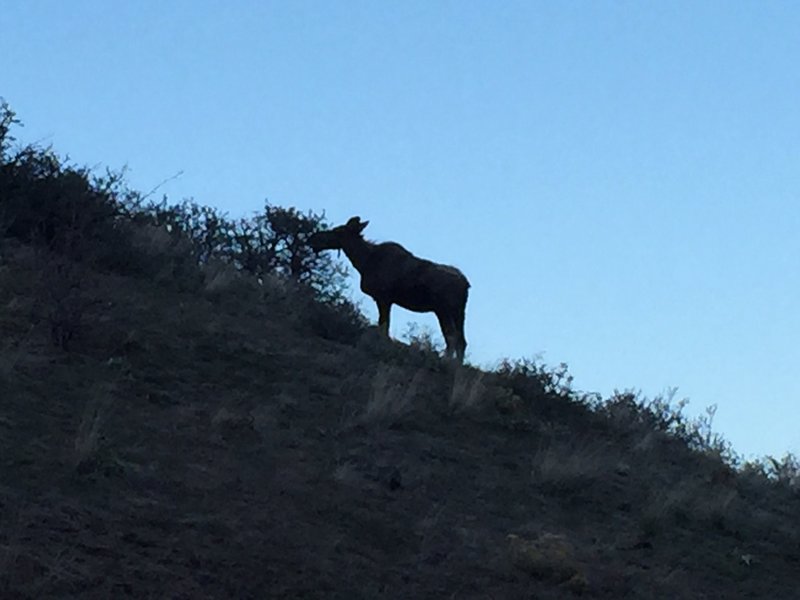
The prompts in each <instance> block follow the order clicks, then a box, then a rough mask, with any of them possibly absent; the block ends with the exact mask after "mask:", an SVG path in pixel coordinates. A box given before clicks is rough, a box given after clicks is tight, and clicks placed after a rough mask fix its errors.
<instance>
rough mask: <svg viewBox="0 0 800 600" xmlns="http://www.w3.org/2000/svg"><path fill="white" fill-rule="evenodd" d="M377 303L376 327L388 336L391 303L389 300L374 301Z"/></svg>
mask: <svg viewBox="0 0 800 600" xmlns="http://www.w3.org/2000/svg"><path fill="white" fill-rule="evenodd" d="M376 304H377V305H378V329H379V330H380V331H381V333H383V335H385V336H386V337H389V315H390V313H391V312H392V304H391V303H390V302H376Z"/></svg>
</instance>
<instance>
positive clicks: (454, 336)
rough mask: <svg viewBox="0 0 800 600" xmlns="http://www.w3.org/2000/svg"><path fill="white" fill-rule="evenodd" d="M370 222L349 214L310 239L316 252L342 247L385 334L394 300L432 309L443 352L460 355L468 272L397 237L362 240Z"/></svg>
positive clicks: (410, 306)
mask: <svg viewBox="0 0 800 600" xmlns="http://www.w3.org/2000/svg"><path fill="white" fill-rule="evenodd" d="M368 224H369V221H361V219H360V218H359V217H353V218H352V219H350V220H349V221H348V222H347V223H346V224H345V225H341V226H339V227H336V228H334V229H331V230H330V231H321V232H318V233H315V234H314V235H313V236H311V238H309V245H310V246H311V247H312V248H313V249H314V251H316V252H320V251H322V250H343V251H344V253H345V254H346V255H347V258H348V259H349V260H350V262H351V263H352V264H353V267H355V269H356V270H357V271H358V272H359V273H360V275H361V291H363V292H364V293H365V294H367V295H369V296H371V297H372V299H373V300H375V303H376V304H377V305H378V326H379V327H380V329H381V331H383V333H384V334H386V335H387V336H388V335H389V315H390V312H391V309H392V305H393V304H397V305H398V306H402V307H403V308H405V309H408V310H411V311H414V312H432V313H435V314H436V317H437V318H438V320H439V325H440V327H441V328H442V334H443V335H444V339H445V343H446V344H447V350H446V354H447V355H448V356H453V355H455V356H456V357H457V358H458V360H459V361H463V359H464V352H465V350H466V348H467V341H466V339H465V338H464V315H465V311H466V306H467V296H468V293H469V281H467V278H466V277H465V276H464V274H463V273H462V272H461V271H459V270H458V269H456V268H455V267H451V266H448V265H440V264H438V263H435V262H432V261H429V260H426V259H424V258H419V257H417V256H414V255H413V254H411V252H409V251H408V250H406V249H405V248H403V246H401V245H400V244H397V243H395V242H384V243H381V244H375V243H372V242H369V241H367V240H365V239H364V238H363V236H362V235H361V232H362V231H363V230H364V228H365V227H366V226H367V225H368Z"/></svg>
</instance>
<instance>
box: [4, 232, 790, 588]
mask: <svg viewBox="0 0 800 600" xmlns="http://www.w3.org/2000/svg"><path fill="white" fill-rule="evenodd" d="M6 246H7V247H6V253H5V260H4V262H3V266H2V270H0V333H1V334H2V346H0V369H1V370H0V376H1V377H2V380H1V381H2V403H0V440H1V443H2V449H0V456H2V461H0V474H1V475H0V477H1V479H0V481H2V486H0V506H1V507H2V511H1V512H0V515H1V516H0V524H1V527H0V591H1V592H2V594H1V595H2V597H4V598H54V597H58V598H69V597H74V598H111V597H137V598H147V597H153V598H155V597H158V598H228V597H230V598H267V597H275V598H442V597H446V598H568V597H572V596H573V595H581V596H582V597H587V598H786V599H788V598H800V590H799V589H798V583H800V576H799V575H798V573H800V527H799V526H800V498H798V496H797V494H796V493H793V492H791V491H790V490H789V489H787V488H785V487H781V486H777V485H773V484H769V483H768V482H766V481H764V480H763V479H762V478H758V477H755V476H746V475H742V474H736V473H734V472H733V471H731V470H729V469H728V468H727V467H725V466H724V465H723V464H722V463H721V462H720V461H719V460H718V459H715V458H710V457H708V456H706V455H703V454H701V453H698V452H695V451H691V450H689V449H687V447H686V445H685V443H683V442H681V441H679V440H677V439H675V438H674V437H673V436H670V435H667V434H664V433H659V432H658V431H656V430H654V429H653V428H652V427H649V426H644V425H642V424H641V423H638V421H637V420H636V419H632V418H631V413H630V412H628V413H626V414H627V416H626V414H623V413H625V411H624V410H618V411H616V412H614V411H607V412H597V411H592V410H590V409H589V408H587V407H586V406H585V405H583V404H581V403H579V402H576V401H574V399H571V398H570V397H568V396H567V395H565V394H564V393H563V390H562V391H559V390H558V389H557V386H555V389H551V390H549V391H547V390H546V389H545V387H547V386H544V385H543V382H544V383H546V382H547V378H546V377H543V376H541V375H539V376H534V375H531V374H527V375H526V374H525V373H521V372H520V369H519V368H518V369H516V371H514V370H513V369H506V371H505V372H499V373H482V372H480V371H477V370H475V369H472V368H469V367H464V368H461V369H455V368H453V367H451V366H449V365H447V364H446V363H444V362H442V361H440V360H438V359H437V358H436V357H434V356H432V355H430V354H425V353H424V352H421V351H419V350H414V349H413V348H407V347H403V346H401V345H399V344H393V343H390V342H386V341H384V340H382V339H380V338H378V337H377V336H376V335H375V333H374V331H372V330H371V329H366V330H363V332H360V333H358V335H355V334H353V332H352V331H349V330H348V331H347V332H346V334H343V333H342V332H339V334H338V335H339V337H340V338H341V339H339V340H337V339H330V338H331V337H334V338H335V337H336V336H332V335H331V332H330V331H329V330H328V329H327V328H326V327H325V322H324V320H323V319H322V317H321V316H320V315H319V314H315V313H314V311H313V310H312V309H311V308H310V305H309V304H305V305H304V304H303V302H300V301H298V296H297V292H296V291H293V289H292V288H291V287H290V286H287V285H284V284H281V283H280V282H279V281H277V280H276V281H269V282H266V283H265V285H264V286H257V285H253V284H249V283H248V282H246V281H244V280H243V279H242V278H239V277H237V276H236V275H234V274H232V273H227V274H226V275H225V276H224V277H221V276H220V274H219V273H218V272H214V273H211V274H209V273H207V274H206V278H205V279H204V283H203V285H202V286H201V287H200V288H199V289H198V290H191V291H181V290H179V289H175V287H176V286H174V285H169V284H167V283H163V282H162V283H158V282H155V281H151V280H147V279H142V278H134V277H124V276H118V275H113V274H108V273H101V272H96V271H92V270H90V269H87V268H85V267H83V266H81V265H79V264H72V263H66V262H64V261H63V259H59V258H57V257H54V256H48V255H47V254H42V252H39V251H35V250H33V249H32V248H31V247H29V246H27V245H24V244H17V243H9V244H7V245H6ZM42 261H45V262H44V263H43V262H42ZM46 263H49V264H59V265H60V266H59V268H57V269H55V271H53V270H48V269H47V267H46V266H43V265H44V264H46ZM65 271H70V272H71V273H72V277H73V278H76V279H75V280H77V281H80V282H81V283H80V286H71V287H70V289H69V290H67V292H66V296H61V297H60V298H57V299H56V300H54V298H55V297H56V296H57V294H58V293H61V292H63V291H64V290H61V292H59V291H58V290H55V289H54V288H55V287H57V285H56V284H57V283H58V281H57V279H58V278H57V276H52V273H63V272H65ZM54 302H55V304H54ZM61 305H69V306H72V307H73V308H74V307H76V306H77V307H81V308H82V310H83V314H82V316H81V318H80V327H79V328H78V329H76V331H75V335H74V336H73V337H72V338H71V341H70V344H69V348H68V350H64V349H63V348H61V347H59V345H58V344H54V343H53V335H52V334H53V328H52V323H53V314H54V312H53V310H54V307H58V306H61ZM62 308H63V307H62ZM501 371H502V370H501ZM618 408H620V409H621V408H624V407H623V406H622V404H620V405H619V407H618ZM612 414H613V415H616V416H614V417H612Z"/></svg>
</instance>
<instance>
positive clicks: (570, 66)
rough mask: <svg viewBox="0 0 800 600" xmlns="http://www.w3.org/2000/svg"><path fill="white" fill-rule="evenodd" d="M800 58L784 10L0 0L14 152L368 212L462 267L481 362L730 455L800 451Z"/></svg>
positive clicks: (3, 85)
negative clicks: (556, 373) (663, 408)
mask: <svg viewBox="0 0 800 600" xmlns="http://www.w3.org/2000/svg"><path fill="white" fill-rule="evenodd" d="M798 60H800V4H797V3H794V2H773V1H756V0H753V1H751V2H738V1H733V0H726V1H719V2H715V1H702V2H698V1H696V0H692V1H686V2H670V1H665V2H657V3H655V2H632V1H631V2H623V1H619V2H610V1H607V2H603V1H597V2H578V1H575V2H570V1H564V2H534V1H524V2H495V1H493V0H492V1H490V0H485V1H470V0H464V1H459V2H445V1H439V2H436V1H431V0H420V1H411V0H409V1H404V2H393V3H389V2H374V1H373V2H362V1H356V0H353V1H348V2H319V1H316V0H314V1H299V0H298V1H295V0H293V1H292V2H266V1H263V2H261V1H249V2H245V1H224V2H223V1H219V2H212V1H201V0H190V1H189V0H185V1H177V0H176V1H169V2H163V1H157V2H156V1H152V0H135V1H134V0H131V1H127V2H126V1H122V0H120V1H116V2H108V1H106V0H97V1H81V0H76V1H73V2H62V1H60V0H59V1H56V0H51V1H43V0H6V1H5V2H4V3H3V8H2V10H0V96H3V97H5V98H6V100H7V101H8V102H9V103H10V104H11V105H12V107H13V108H14V109H15V110H16V111H17V113H18V115H19V116H20V117H21V118H22V120H23V121H24V123H25V127H24V129H22V130H19V131H18V134H19V137H20V138H21V139H22V140H23V141H26V142H31V141H41V142H43V143H45V144H52V145H53V146H54V147H55V149H56V150H58V151H60V152H62V153H68V154H69V155H70V157H71V158H72V159H73V160H74V161H76V162H78V163H80V164H88V165H91V166H98V167H101V168H102V167H105V166H108V167H112V168H119V167H121V166H123V165H128V166H129V168H130V173H129V180H130V182H131V183H132V185H133V186H134V187H136V188H138V189H141V190H144V191H147V190H150V189H152V188H153V187H154V186H156V185H158V184H159V183H160V182H162V181H163V180H165V179H167V178H169V177H171V176H173V175H175V174H176V173H178V172H181V171H182V172H183V175H182V176H181V177H179V178H177V179H175V180H173V181H170V182H169V183H167V184H166V185H164V187H163V188H161V190H160V191H161V192H164V193H167V194H168V195H169V196H170V198H171V199H172V200H175V201H179V200H181V199H183V198H189V197H191V198H194V199H195V200H196V201H198V202H200V203H203V204H210V205H214V206H217V207H219V208H221V209H223V210H225V211H228V212H229V214H231V215H232V216H240V215H246V214H250V213H252V212H253V211H256V210H258V209H259V208H261V207H262V206H263V201H264V199H265V198H268V199H269V200H270V201H272V202H274V203H276V204H280V205H291V206H296V207H298V208H301V209H308V208H310V209H314V210H317V211H321V210H325V211H326V214H327V216H328V218H329V220H330V221H331V222H332V223H334V224H338V223H339V222H343V221H344V220H346V219H347V218H349V217H350V216H353V215H360V216H361V217H362V218H364V219H368V220H370V222H371V224H370V226H369V227H368V229H367V230H366V232H365V233H366V234H367V235H368V237H371V238H373V239H376V240H395V241H398V242H401V243H403V244H404V245H405V246H406V247H407V248H409V249H410V250H411V251H413V252H415V253H416V254H418V255H421V256H424V257H427V258H431V259H434V260H438V261H440V262H445V263H450V264H454V265H456V266H458V267H460V268H461V269H462V270H463V271H464V272H465V273H466V274H467V276H468V277H469V279H470V280H471V282H472V290H471V298H470V303H469V305H468V310H467V338H468V340H469V343H470V346H469V349H468V358H469V359H470V360H471V361H472V362H473V363H476V364H479V365H483V366H493V365H494V364H496V362H497V360H499V359H500V358H503V357H520V356H528V357H532V356H535V355H537V354H542V356H543V359H544V360H545V362H547V363H550V364H557V363H559V362H562V361H563V362H566V363H568V364H569V365H570V370H571V372H572V373H573V374H574V376H575V381H576V384H577V386H578V387H579V388H582V389H584V390H588V391H599V392H601V393H603V394H604V395H606V394H609V393H610V392H612V391H613V390H614V389H615V388H619V389H630V388H633V389H637V390H642V391H643V392H644V393H645V394H648V395H651V396H652V395H654V394H657V393H660V392H663V391H664V390H665V389H667V388H668V387H672V386H674V387H678V397H688V398H689V399H690V405H689V411H688V412H689V414H697V413H700V412H702V410H703V409H704V408H705V407H706V406H707V405H710V404H718V407H719V408H718V413H717V419H716V429H717V430H718V431H721V432H722V433H723V434H724V435H725V436H726V437H727V438H728V439H729V440H731V441H732V442H733V444H734V446H735V448H736V449H737V450H738V451H740V452H743V453H745V454H746V455H762V454H766V453H769V454H774V455H781V454H783V453H784V452H785V451H786V450H792V451H794V452H798V451H800V373H799V372H798V370H799V369H798V367H800V350H799V349H798V343H797V341H798V340H797V338H798V333H800V311H799V310H798V299H799V298H798V297H799V296H800V271H799V270H798V258H800V235H798V230H800V110H798V107H800V68H798ZM354 296H355V298H357V299H358V298H363V296H362V295H361V294H360V292H358V291H357V286H356V291H355V293H354ZM362 305H363V306H364V308H365V310H366V311H367V312H368V314H370V315H371V316H373V317H374V316H375V310H374V308H373V306H372V304H371V301H369V299H365V300H364V301H363V303H362ZM393 317H394V323H393V327H392V330H393V333H394V334H395V335H397V336H399V335H400V334H401V333H402V332H403V331H404V330H405V328H406V323H407V322H408V321H410V320H413V321H415V322H420V323H421V324H423V325H427V326H430V327H435V320H434V319H433V318H428V317H426V318H417V316H415V315H412V313H407V312H405V311H403V310H400V309H397V308H395V309H394V313H393Z"/></svg>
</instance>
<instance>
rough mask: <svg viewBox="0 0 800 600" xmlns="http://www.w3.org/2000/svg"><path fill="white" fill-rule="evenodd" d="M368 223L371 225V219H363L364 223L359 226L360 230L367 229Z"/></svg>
mask: <svg viewBox="0 0 800 600" xmlns="http://www.w3.org/2000/svg"><path fill="white" fill-rule="evenodd" d="M367 225H369V221H363V222H362V223H361V224H360V225H359V226H358V230H359V231H364V229H366V227H367Z"/></svg>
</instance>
